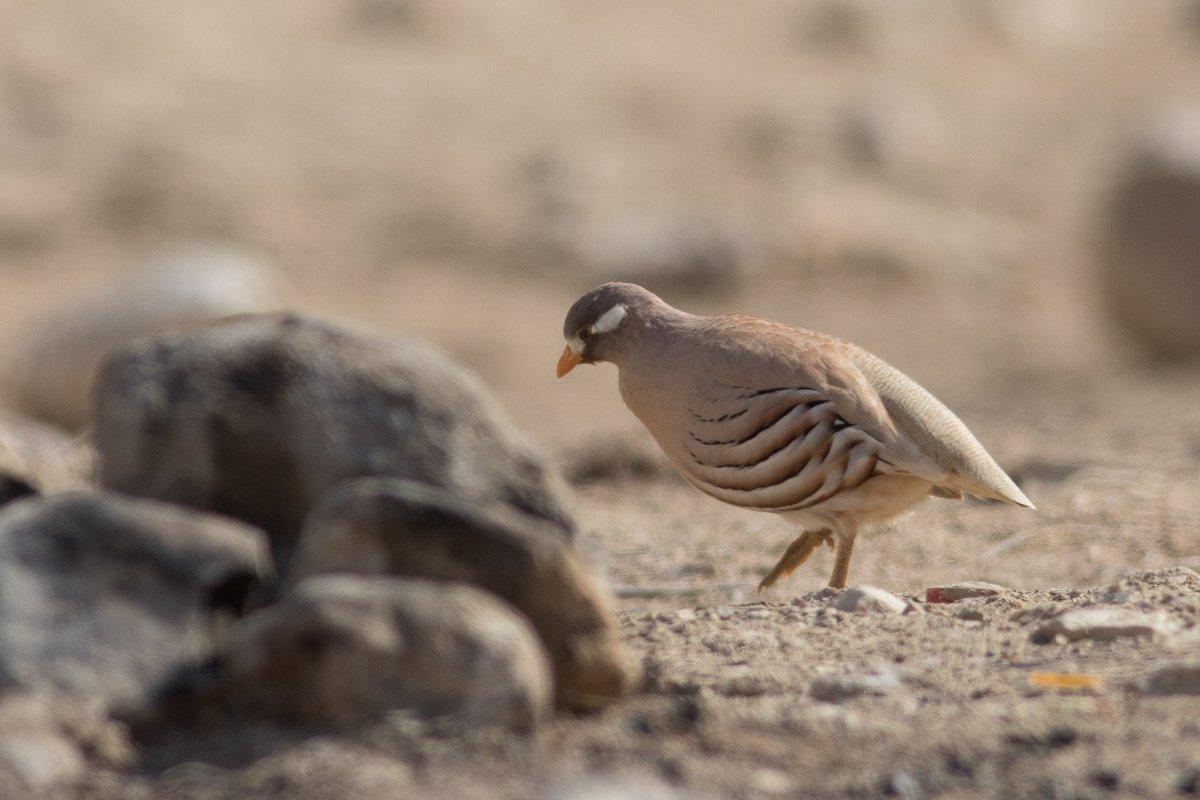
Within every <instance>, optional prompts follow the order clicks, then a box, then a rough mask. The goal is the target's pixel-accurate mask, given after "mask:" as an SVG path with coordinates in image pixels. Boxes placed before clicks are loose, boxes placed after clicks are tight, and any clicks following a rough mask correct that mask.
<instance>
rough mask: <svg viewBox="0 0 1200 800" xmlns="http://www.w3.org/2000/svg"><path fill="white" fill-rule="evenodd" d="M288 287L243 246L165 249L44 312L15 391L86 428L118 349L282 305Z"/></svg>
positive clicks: (35, 410) (70, 424) (26, 344)
mask: <svg viewBox="0 0 1200 800" xmlns="http://www.w3.org/2000/svg"><path fill="white" fill-rule="evenodd" d="M281 287H282V281H281V280H280V278H279V276H278V275H277V274H276V273H275V271H274V270H273V269H271V268H270V267H269V266H268V265H266V264H264V263H262V262H260V261H258V260H257V259H255V258H253V257H251V256H249V255H247V254H244V253H241V252H238V251H236V250H231V249H228V248H225V247H220V246H216V245H192V246H188V247H181V248H178V249H175V250H171V251H168V252H164V253H162V254H160V255H158V256H155V257H153V258H151V259H150V260H149V262H148V263H147V264H146V265H145V266H144V267H142V268H141V269H140V270H138V271H137V272H135V273H133V274H132V275H130V276H128V277H125V278H123V279H119V280H117V281H115V282H114V283H113V284H112V285H111V286H110V287H108V288H106V289H105V290H104V291H103V292H99V293H89V294H87V295H85V296H79V297H73V298H68V299H66V300H64V301H63V303H62V304H61V305H60V306H59V307H57V308H50V309H48V310H46V311H44V312H43V313H41V314H39V316H38V321H37V323H36V324H35V325H33V326H32V327H31V328H30V330H29V331H28V335H27V336H26V337H24V338H23V340H22V341H21V342H20V343H18V347H17V350H16V356H15V359H14V361H13V363H12V364H11V367H10V369H9V375H8V376H7V381H6V382H7V384H8V390H9V393H10V394H11V395H12V396H13V398H14V400H15V403H16V405H17V407H18V408H19V409H20V410H21V411H23V412H24V413H26V414H28V415H30V416H32V417H36V418H38V419H42V420H46V421H48V422H52V423H54V424H56V425H60V426H62V427H64V428H67V429H69V430H79V429H81V428H84V427H86V425H87V424H88V422H89V420H90V418H91V410H92V409H91V397H92V385H93V384H94V383H95V380H96V375H97V373H98V371H99V369H100V366H101V364H103V362H104V360H105V359H106V358H107V357H108V356H109V355H110V354H111V353H112V352H113V351H114V350H117V349H119V348H121V347H123V346H125V345H126V344H128V343H129V342H132V341H134V340H136V339H140V338H142V337H143V336H150V335H152V334H156V333H160V332H163V331H168V330H180V329H185V328H194V327H196V326H197V325H201V324H204V323H208V322H210V321H212V320H214V319H219V318H221V317H225V316H229V315H231V314H244V313H249V312H255V311H269V310H272V309H278V308H280V307H281V304H282V303H281V299H280V298H281V296H282V293H283V292H282V288H281Z"/></svg>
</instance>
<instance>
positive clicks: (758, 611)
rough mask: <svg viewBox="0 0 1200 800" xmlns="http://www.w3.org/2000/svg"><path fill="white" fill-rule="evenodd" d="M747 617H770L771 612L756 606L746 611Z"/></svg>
mask: <svg viewBox="0 0 1200 800" xmlns="http://www.w3.org/2000/svg"><path fill="white" fill-rule="evenodd" d="M746 618H747V619H770V618H771V612H770V611H768V610H767V609H765V608H756V609H754V610H752V611H747V612H746Z"/></svg>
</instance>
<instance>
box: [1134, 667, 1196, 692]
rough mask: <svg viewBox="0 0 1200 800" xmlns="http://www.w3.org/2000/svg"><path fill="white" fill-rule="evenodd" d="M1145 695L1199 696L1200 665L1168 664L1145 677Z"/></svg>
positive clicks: (1143, 687)
mask: <svg viewBox="0 0 1200 800" xmlns="http://www.w3.org/2000/svg"><path fill="white" fill-rule="evenodd" d="M1142 689H1143V691H1145V693H1146V694H1200V663H1191V664H1168V665H1167V666H1165V667H1159V668H1158V669H1156V670H1155V671H1154V672H1152V673H1150V675H1148V676H1147V677H1146V680H1145V683H1144V684H1143V686H1142Z"/></svg>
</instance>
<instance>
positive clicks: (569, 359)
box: [554, 347, 583, 378]
mask: <svg viewBox="0 0 1200 800" xmlns="http://www.w3.org/2000/svg"><path fill="white" fill-rule="evenodd" d="M580 361H583V356H581V355H578V354H576V353H575V352H574V351H573V350H571V348H570V347H567V348H564V349H563V354H562V356H560V357H559V359H558V367H557V368H556V369H555V370H554V374H555V375H557V376H558V377H560V378H561V377H562V376H563V375H566V374H567V373H568V372H570V371H571V370H573V369H575V368H576V367H577V366H579V362H580Z"/></svg>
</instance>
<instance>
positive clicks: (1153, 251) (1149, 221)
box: [1100, 110, 1200, 358]
mask: <svg viewBox="0 0 1200 800" xmlns="http://www.w3.org/2000/svg"><path fill="white" fill-rule="evenodd" d="M1198 219H1200V110H1194V111H1191V112H1188V113H1185V112H1182V111H1176V112H1174V113H1173V114H1171V115H1169V116H1165V117H1162V118H1160V119H1158V120H1156V121H1155V122H1154V123H1153V124H1152V125H1151V126H1150V127H1149V128H1148V130H1147V131H1146V132H1144V133H1143V134H1142V135H1141V136H1140V137H1139V138H1137V139H1136V140H1135V141H1133V142H1132V143H1131V144H1130V146H1129V150H1128V152H1127V153H1126V155H1125V156H1124V159H1123V161H1122V163H1121V165H1120V171H1119V175H1118V178H1117V181H1116V183H1115V185H1114V186H1113V187H1112V188H1111V189H1110V190H1109V200H1108V207H1107V209H1106V213H1105V214H1104V216H1103V217H1102V218H1101V224H1102V226H1103V228H1102V230H1101V232H1100V233H1101V251H1100V280H1101V287H1102V289H1103V292H1104V296H1105V299H1106V301H1107V305H1108V309H1109V312H1110V314H1111V315H1112V317H1113V319H1114V320H1115V321H1116V323H1117V324H1118V325H1119V326H1120V327H1121V329H1122V330H1123V331H1124V332H1125V333H1127V334H1128V335H1129V336H1131V337H1132V338H1133V339H1134V340H1135V341H1136V342H1137V343H1138V344H1139V345H1140V346H1141V347H1143V348H1144V349H1146V350H1148V351H1150V352H1153V353H1155V354H1157V355H1159V356H1162V357H1167V358H1187V357H1196V356H1200V313H1197V309H1198V308H1200V224H1197V222H1196V221H1197V220H1198Z"/></svg>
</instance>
